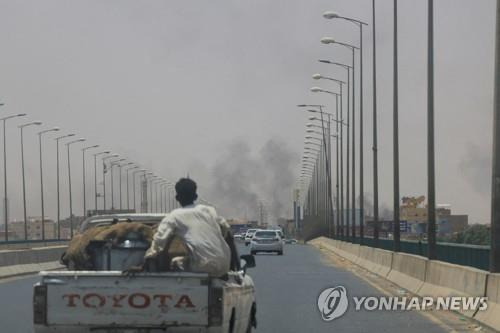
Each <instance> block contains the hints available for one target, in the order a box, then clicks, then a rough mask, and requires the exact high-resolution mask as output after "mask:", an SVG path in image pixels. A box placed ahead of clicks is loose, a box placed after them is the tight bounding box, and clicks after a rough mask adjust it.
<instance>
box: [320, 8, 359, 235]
mask: <svg viewBox="0 0 500 333" xmlns="http://www.w3.org/2000/svg"><path fill="white" fill-rule="evenodd" d="M337 17H338V18H343V17H340V16H338V15H337V14H335V13H331V12H330V14H328V15H326V16H325V18H337ZM361 25H362V24H360V26H361ZM321 43H323V44H338V45H342V46H344V47H346V48H348V49H350V50H351V53H352V125H351V126H350V128H351V132H352V186H351V188H352V210H353V214H354V211H355V209H356V174H355V173H356V165H355V164H356V163H355V162H356V126H355V124H356V112H355V111H356V98H355V96H356V75H355V74H356V72H355V68H356V66H355V59H354V58H355V50H360V54H361V55H360V59H362V50H361V47H360V48H358V47H356V46H354V45H351V44H347V43H342V42H339V41H336V40H335V39H333V38H332V37H323V38H322V39H321ZM320 61H321V62H325V63H326V61H322V60H320ZM328 63H331V62H328ZM360 63H361V71H360V78H361V80H360V81H361V84H360V86H361V89H360V91H361V92H363V70H362V66H363V61H361V60H360ZM335 64H337V65H340V66H342V65H343V64H339V63H335ZM343 66H345V65H343ZM360 96H361V97H360V99H361V103H360V105H361V106H360V124H361V131H362V129H363V127H362V120H361V119H362V113H363V94H362V93H361V94H360ZM348 111H349V110H348ZM348 135H349V129H348ZM362 136H363V134H362V133H361V134H360V137H362ZM361 145H362V143H361ZM360 155H361V158H362V155H363V153H362V149H361V153H360ZM361 166H362V163H361V162H360V167H361ZM360 169H361V170H362V167H361V168H360ZM361 170H360V174H361V175H362V171H361ZM361 201H363V200H361ZM361 215H363V214H361ZM353 216H354V215H353ZM353 221H355V218H353ZM354 225H355V223H353V226H354ZM360 229H361V228H360ZM355 231H356V229H355V227H353V229H352V237H353V239H354V237H355Z"/></svg>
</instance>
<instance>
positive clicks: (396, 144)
mask: <svg viewBox="0 0 500 333" xmlns="http://www.w3.org/2000/svg"><path fill="white" fill-rule="evenodd" d="M393 45H394V47H393V51H394V59H393V75H394V77H393V94H392V96H393V115H392V118H393V119H392V128H393V159H392V160H393V174H394V175H393V177H394V180H393V185H394V187H393V193H394V194H393V197H394V198H393V200H394V201H393V209H394V217H393V220H394V221H393V234H394V236H393V238H394V252H399V251H400V250H401V241H400V226H399V224H400V223H399V125H398V124H399V115H398V1H397V0H394V34H393Z"/></svg>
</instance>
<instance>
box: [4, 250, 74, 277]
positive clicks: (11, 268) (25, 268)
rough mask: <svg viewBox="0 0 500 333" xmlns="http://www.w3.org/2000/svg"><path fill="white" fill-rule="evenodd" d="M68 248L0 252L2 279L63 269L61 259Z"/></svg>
mask: <svg viewBox="0 0 500 333" xmlns="http://www.w3.org/2000/svg"><path fill="white" fill-rule="evenodd" d="M66 248H67V246H51V247H43V248H33V249H24V250H1V251H0V278H6V277H10V276H16V275H24V274H32V273H37V272H39V271H42V270H53V269H59V268H62V266H61V265H60V264H59V259H60V257H61V255H62V253H63V252H64V251H65V250H66Z"/></svg>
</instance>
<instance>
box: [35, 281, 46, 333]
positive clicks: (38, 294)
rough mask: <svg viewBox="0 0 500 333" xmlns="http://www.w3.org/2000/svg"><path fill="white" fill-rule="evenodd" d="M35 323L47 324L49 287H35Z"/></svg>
mask: <svg viewBox="0 0 500 333" xmlns="http://www.w3.org/2000/svg"><path fill="white" fill-rule="evenodd" d="M33 322H34V323H35V324H46V323H47V286H43V285H39V286H35V289H34V292H33Z"/></svg>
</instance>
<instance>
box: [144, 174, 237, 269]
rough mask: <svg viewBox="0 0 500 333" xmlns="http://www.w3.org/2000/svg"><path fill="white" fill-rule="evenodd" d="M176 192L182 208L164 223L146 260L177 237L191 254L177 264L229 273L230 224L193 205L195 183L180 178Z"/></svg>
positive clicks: (161, 224) (155, 235)
mask: <svg viewBox="0 0 500 333" xmlns="http://www.w3.org/2000/svg"><path fill="white" fill-rule="evenodd" d="M175 191H176V197H175V198H176V199H177V201H178V202H179V203H180V205H181V208H177V209H174V210H173V211H171V212H170V213H169V214H168V215H167V216H166V217H165V218H164V219H163V220H162V222H161V223H160V225H159V226H158V230H157V231H156V233H155V234H154V236H153V242H152V243H151V247H150V248H149V249H148V250H147V252H146V255H145V259H146V260H148V259H152V258H155V257H157V256H158V255H160V254H162V253H163V252H164V250H165V248H166V247H168V245H169V243H170V241H171V239H172V238H173V237H174V236H177V237H178V238H180V239H181V241H183V242H184V244H185V245H186V247H187V248H188V252H189V255H188V256H187V257H182V258H174V259H173V264H174V265H176V266H177V267H179V268H181V269H182V270H185V271H191V272H202V273H208V274H209V275H210V276H215V277H219V276H222V275H224V274H226V273H227V272H228V271H229V269H230V262H231V250H230V248H229V246H228V243H227V242H226V240H225V238H226V236H227V234H228V233H229V232H230V231H229V225H228V224H227V222H226V221H225V220H224V219H223V218H222V217H219V216H218V215H217V212H216V211H215V209H214V208H213V207H210V206H206V205H199V204H196V205H195V204H194V202H195V200H196V199H197V198H198V195H197V194H196V183H195V182H194V181H193V180H191V179H189V178H181V179H180V180H179V181H178V182H177V183H176V184H175Z"/></svg>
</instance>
